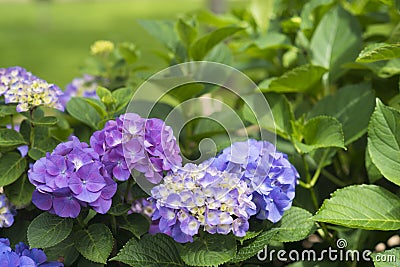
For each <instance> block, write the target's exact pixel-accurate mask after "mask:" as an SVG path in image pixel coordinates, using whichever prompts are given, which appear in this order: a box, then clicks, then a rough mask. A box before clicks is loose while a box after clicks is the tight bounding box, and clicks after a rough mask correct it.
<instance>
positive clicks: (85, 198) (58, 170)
mask: <svg viewBox="0 0 400 267" xmlns="http://www.w3.org/2000/svg"><path fill="white" fill-rule="evenodd" d="M71 139H72V140H71V141H68V142H65V143H61V144H59V145H58V146H57V147H56V148H55V149H54V151H53V152H52V153H51V154H50V153H47V155H46V157H43V158H41V159H39V160H38V161H36V162H35V164H33V166H32V167H31V168H30V170H29V171H28V177H29V181H30V182H31V183H32V184H33V185H35V186H36V190H35V191H34V192H33V194H32V202H33V204H35V205H36V206H37V207H38V208H39V209H41V210H46V211H49V212H50V213H54V214H57V215H58V216H60V217H71V218H76V217H77V216H78V215H79V213H80V210H81V207H86V206H87V205H89V206H91V207H92V208H93V209H94V210H95V211H97V212H98V213H102V214H104V213H107V211H108V210H109V209H110V207H111V202H112V200H111V199H112V197H113V196H114V194H115V193H116V191H117V184H116V183H115V182H114V181H113V180H112V179H111V177H110V176H109V174H108V173H107V171H106V169H105V167H104V165H103V164H102V163H101V162H100V161H99V159H100V157H99V155H98V154H97V153H96V152H95V151H94V150H93V149H92V148H90V147H89V146H88V145H87V144H86V143H84V142H80V141H79V139H78V138H76V137H74V136H73V137H72V138H71Z"/></svg>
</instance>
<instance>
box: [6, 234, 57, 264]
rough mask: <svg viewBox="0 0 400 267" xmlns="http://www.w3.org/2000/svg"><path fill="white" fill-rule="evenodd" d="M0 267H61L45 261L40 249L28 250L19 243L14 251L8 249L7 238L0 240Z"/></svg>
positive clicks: (45, 258)
mask: <svg viewBox="0 0 400 267" xmlns="http://www.w3.org/2000/svg"><path fill="white" fill-rule="evenodd" d="M0 266H4V267H6V266H7V267H22V266H23V267H63V266H64V264H62V263H61V262H57V261H51V262H48V261H47V257H46V254H45V253H44V252H43V250H41V249H37V248H32V249H31V248H29V247H28V246H27V245H25V244H24V243H22V242H20V243H18V244H17V245H15V250H12V249H11V247H10V241H9V240H8V239H7V238H0Z"/></svg>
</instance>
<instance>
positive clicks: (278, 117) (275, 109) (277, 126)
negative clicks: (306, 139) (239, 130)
mask: <svg viewBox="0 0 400 267" xmlns="http://www.w3.org/2000/svg"><path fill="white" fill-rule="evenodd" d="M265 97H266V99H267V102H268V104H269V108H270V109H271V112H272V116H271V114H263V110H262V109H261V110H258V112H257V108H258V107H264V106H265V99H263V97H260V96H258V95H249V96H246V98H245V99H246V102H248V103H249V104H250V105H251V106H252V108H253V109H255V110H251V109H250V107H249V106H248V105H244V106H243V109H242V115H243V118H244V119H245V120H246V121H248V122H251V123H253V124H255V125H260V126H261V127H262V128H265V129H267V130H269V131H273V132H275V131H276V133H277V134H279V135H280V136H281V137H283V138H286V139H289V136H290V135H291V134H292V132H293V128H292V123H291V122H292V121H294V114H293V109H292V106H291V105H290V102H289V101H288V100H287V98H286V97H285V96H284V95H282V94H275V93H269V94H266V95H265ZM254 113H256V114H259V115H263V116H262V117H261V118H259V120H258V121H257V119H256V117H255V114H254Z"/></svg>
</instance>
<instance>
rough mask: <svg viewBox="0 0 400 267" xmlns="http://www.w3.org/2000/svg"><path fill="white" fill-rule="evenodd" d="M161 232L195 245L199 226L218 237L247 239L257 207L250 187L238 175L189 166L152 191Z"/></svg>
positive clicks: (205, 167) (172, 174)
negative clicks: (219, 235)
mask: <svg viewBox="0 0 400 267" xmlns="http://www.w3.org/2000/svg"><path fill="white" fill-rule="evenodd" d="M151 194H152V198H153V199H155V200H156V203H157V204H156V207H157V210H156V211H155V212H154V214H153V217H152V219H153V220H158V219H159V228H160V231H161V232H162V233H165V234H167V235H170V236H172V237H173V238H174V239H175V240H176V241H178V242H182V243H184V242H188V241H189V242H192V241H193V238H192V236H193V235H195V234H197V233H198V231H199V228H200V226H202V227H203V228H204V230H205V231H207V232H209V233H212V234H215V233H219V234H228V233H230V232H231V231H232V232H233V234H234V235H236V236H244V235H245V234H246V231H247V230H248V229H249V223H248V219H249V218H250V216H252V215H254V214H255V213H256V205H255V204H254V203H253V202H252V195H251V192H249V188H248V187H247V184H246V183H245V182H244V181H242V180H240V177H239V176H238V175H237V174H235V173H230V172H226V171H223V172H222V171H218V170H217V169H216V168H212V167H211V168H210V167H208V166H206V165H204V166H203V165H195V164H191V163H188V164H186V165H185V166H184V167H183V168H182V169H176V170H174V171H173V172H171V173H170V174H168V175H167V176H166V177H165V178H164V183H163V184H161V185H159V186H156V187H154V188H153V189H152V191H151Z"/></svg>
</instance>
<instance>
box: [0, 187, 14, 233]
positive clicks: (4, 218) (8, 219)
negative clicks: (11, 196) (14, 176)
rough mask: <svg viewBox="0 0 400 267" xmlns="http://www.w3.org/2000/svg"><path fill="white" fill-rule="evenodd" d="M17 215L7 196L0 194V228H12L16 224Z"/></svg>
mask: <svg viewBox="0 0 400 267" xmlns="http://www.w3.org/2000/svg"><path fill="white" fill-rule="evenodd" d="M16 213H17V212H16V211H15V209H14V207H13V206H12V205H11V203H10V202H9V201H8V199H7V197H6V195H4V194H0V228H3V227H10V226H11V225H12V224H13V223H14V216H15V215H16Z"/></svg>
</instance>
